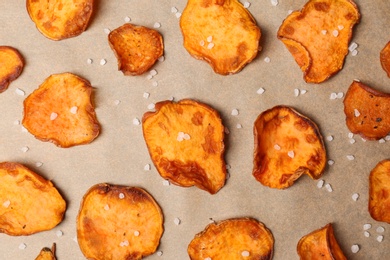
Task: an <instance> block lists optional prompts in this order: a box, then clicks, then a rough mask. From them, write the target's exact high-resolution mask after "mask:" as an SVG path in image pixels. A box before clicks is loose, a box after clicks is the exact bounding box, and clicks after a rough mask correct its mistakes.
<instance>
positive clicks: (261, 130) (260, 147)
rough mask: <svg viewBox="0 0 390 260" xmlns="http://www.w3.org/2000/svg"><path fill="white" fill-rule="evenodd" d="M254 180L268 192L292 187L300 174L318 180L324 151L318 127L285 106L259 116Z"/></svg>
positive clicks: (324, 162) (321, 170)
mask: <svg viewBox="0 0 390 260" xmlns="http://www.w3.org/2000/svg"><path fill="white" fill-rule="evenodd" d="M253 132H254V137H255V145H254V160H253V162H254V168H253V175H254V177H255V178H256V179H257V180H258V181H259V182H261V183H262V184H263V185H266V186H268V187H271V188H277V189H284V188H288V187H290V186H291V185H293V183H294V181H295V180H296V179H298V178H299V177H300V176H301V175H302V174H307V175H309V176H310V177H311V178H312V179H318V178H319V177H321V175H322V173H323V171H324V169H325V164H326V151H325V146H324V143H323V139H322V136H321V134H320V131H319V129H318V127H317V125H316V124H315V123H314V122H313V121H311V120H310V119H309V118H307V117H306V116H304V115H302V114H300V113H298V112H297V111H296V110H294V109H293V108H290V107H287V106H276V107H274V108H272V109H269V110H266V111H264V112H263V113H261V114H260V115H259V116H258V117H257V119H256V121H255V124H254V131H253Z"/></svg>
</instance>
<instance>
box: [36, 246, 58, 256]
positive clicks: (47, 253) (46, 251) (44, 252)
mask: <svg viewBox="0 0 390 260" xmlns="http://www.w3.org/2000/svg"><path fill="white" fill-rule="evenodd" d="M55 251H56V244H53V246H52V247H51V249H50V248H48V247H44V248H42V250H41V252H40V253H39V255H38V256H37V257H36V258H35V260H56V259H57V258H56V256H55Z"/></svg>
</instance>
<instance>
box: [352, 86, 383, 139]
mask: <svg viewBox="0 0 390 260" xmlns="http://www.w3.org/2000/svg"><path fill="white" fill-rule="evenodd" d="M389 111H390V94H388V93H383V92H380V91H377V90H375V89H373V88H371V87H369V86H367V85H365V84H364V83H361V82H358V81H353V82H352V84H351V85H350V86H349V88H348V91H347V93H346V95H345V98H344V113H345V116H346V124H347V127H348V129H349V130H350V131H351V132H352V133H354V134H360V135H361V136H362V137H363V138H365V139H368V140H378V139H381V138H383V137H385V136H386V135H387V134H389V133H390V116H389Z"/></svg>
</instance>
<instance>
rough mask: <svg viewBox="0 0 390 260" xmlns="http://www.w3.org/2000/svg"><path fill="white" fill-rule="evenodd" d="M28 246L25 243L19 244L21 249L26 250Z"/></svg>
mask: <svg viewBox="0 0 390 260" xmlns="http://www.w3.org/2000/svg"><path fill="white" fill-rule="evenodd" d="M26 247H27V245H26V244H25V243H21V244H19V249H20V250H24V249H26Z"/></svg>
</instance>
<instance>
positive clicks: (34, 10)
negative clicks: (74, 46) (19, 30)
mask: <svg viewBox="0 0 390 260" xmlns="http://www.w3.org/2000/svg"><path fill="white" fill-rule="evenodd" d="M93 5H94V0H27V2H26V6H27V12H28V14H29V15H30V18H31V20H32V21H33V22H34V23H35V26H36V27H37V29H38V31H40V32H41V33H42V34H43V35H44V36H45V37H47V38H49V39H51V40H55V41H58V40H63V39H67V38H71V37H75V36H78V35H80V34H81V33H83V32H84V31H85V30H86V29H87V26H88V23H89V20H90V18H91V15H92V12H93Z"/></svg>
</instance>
